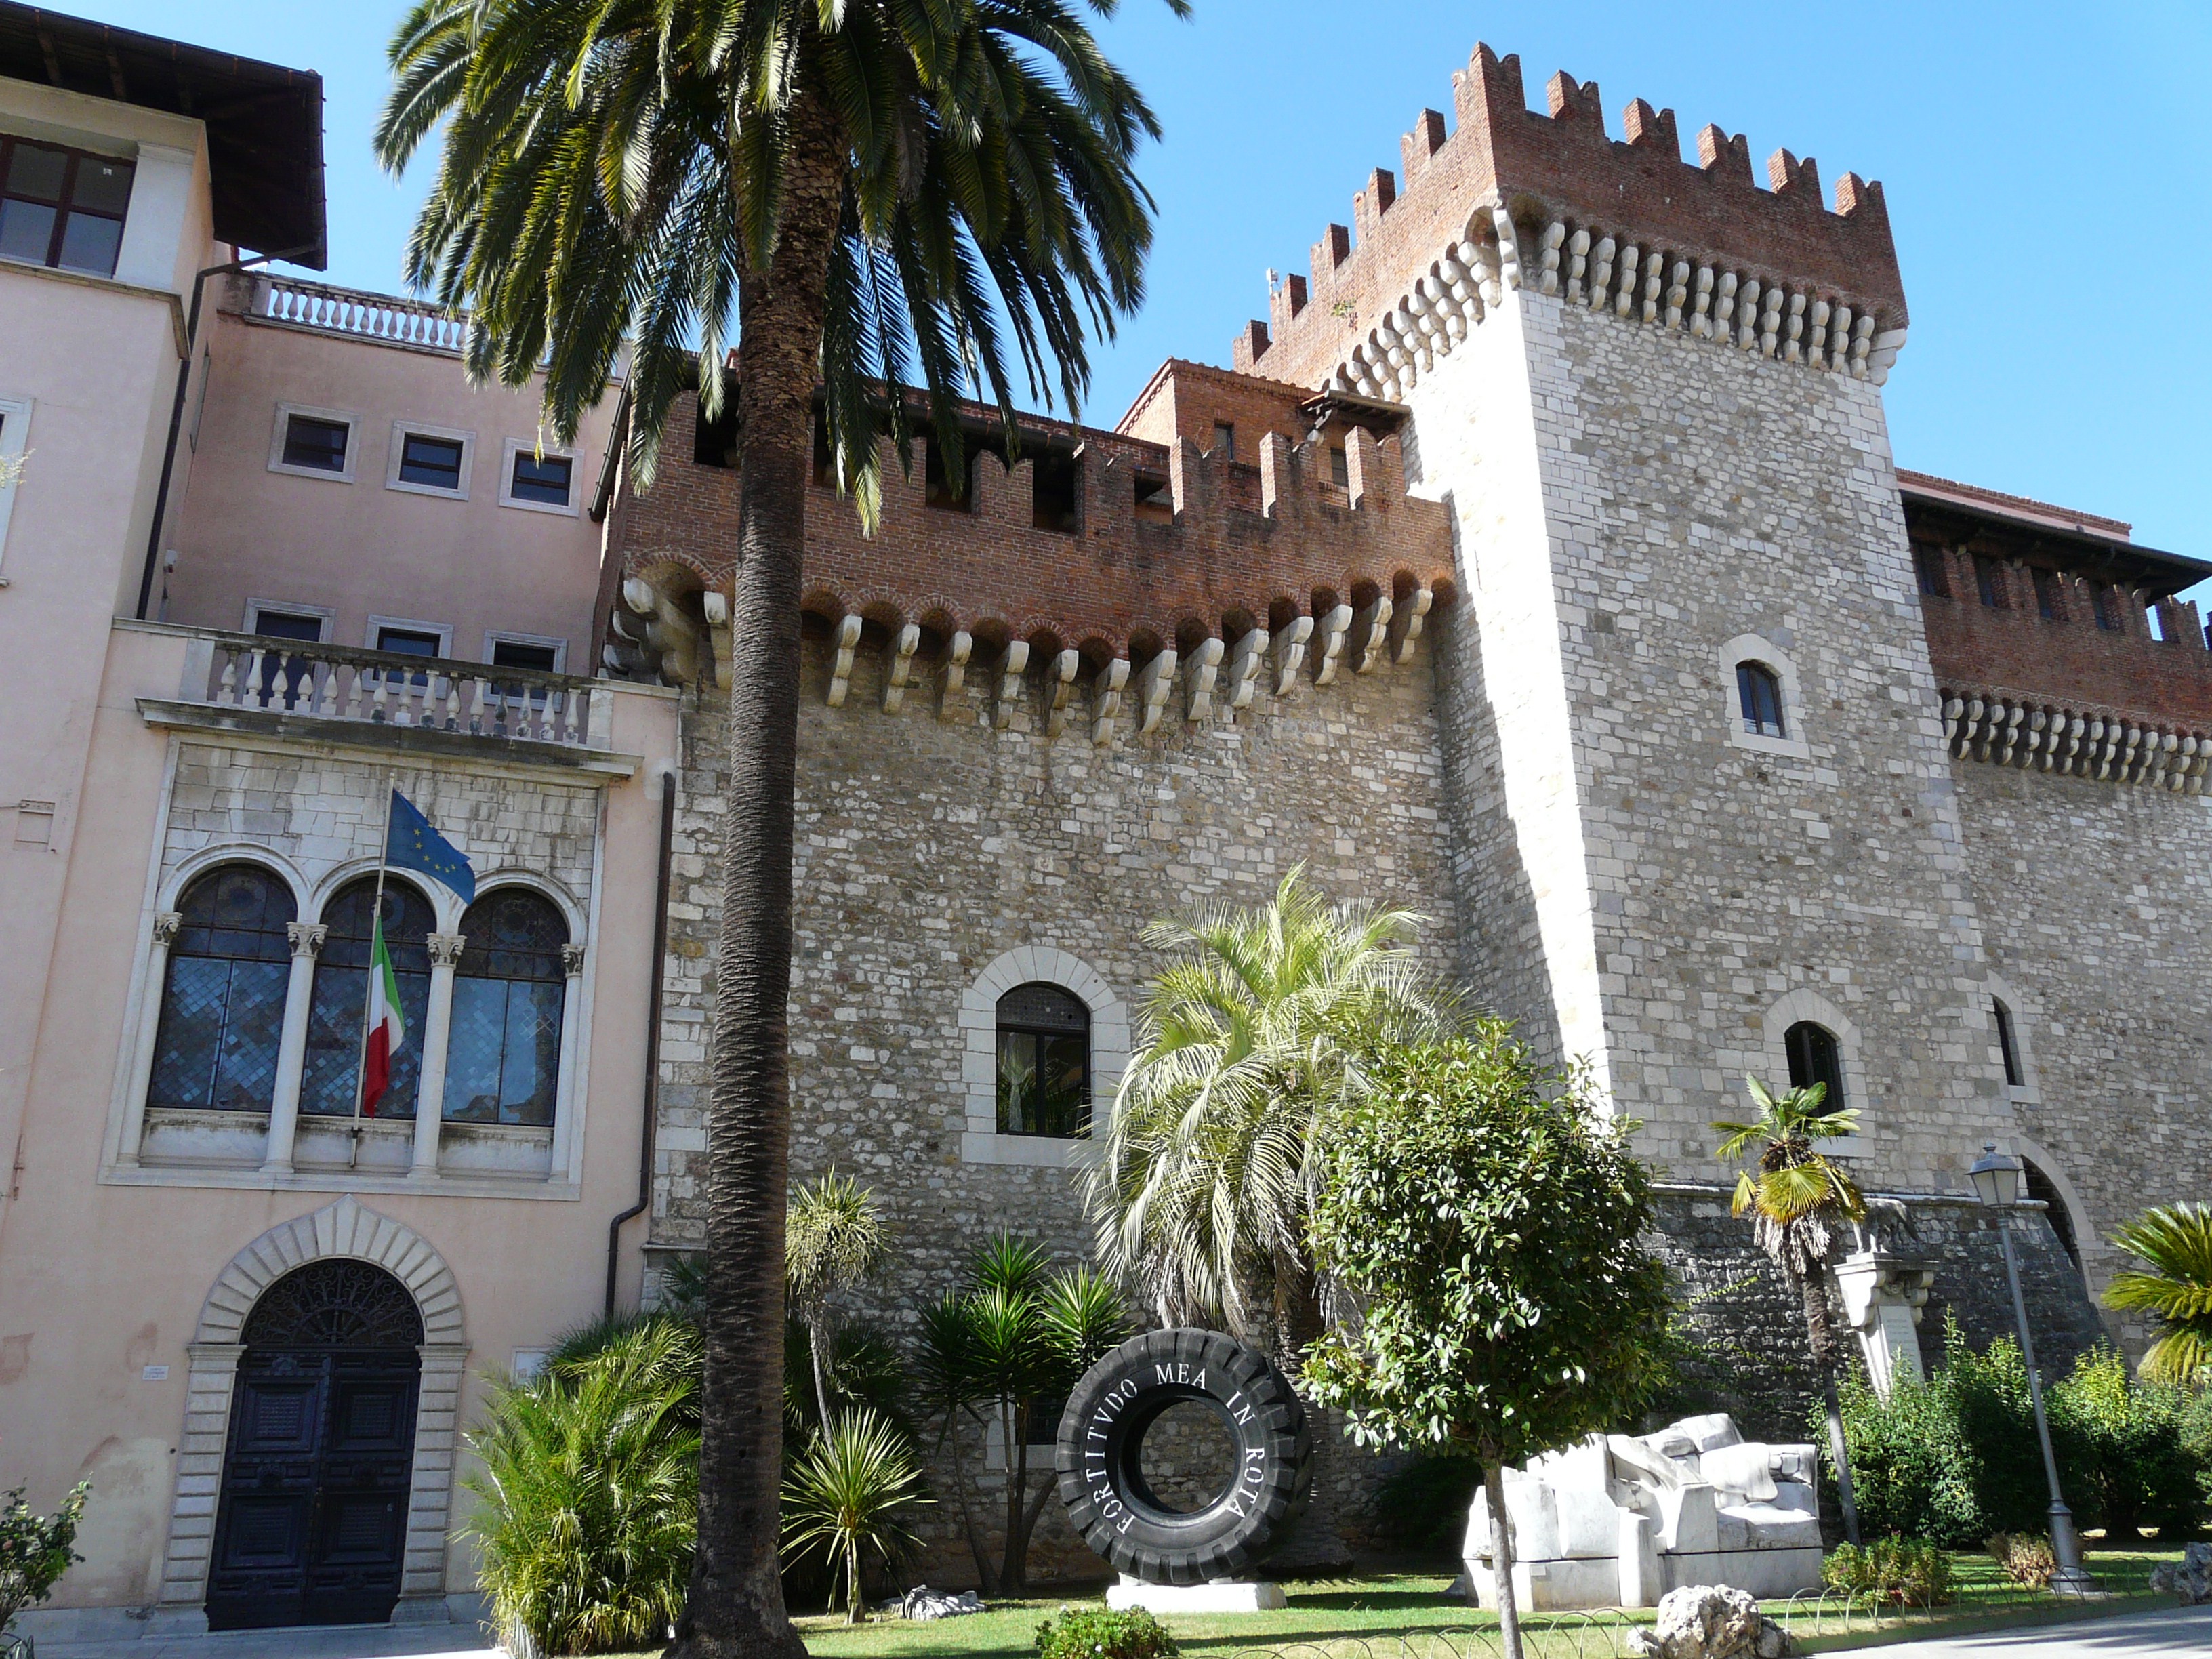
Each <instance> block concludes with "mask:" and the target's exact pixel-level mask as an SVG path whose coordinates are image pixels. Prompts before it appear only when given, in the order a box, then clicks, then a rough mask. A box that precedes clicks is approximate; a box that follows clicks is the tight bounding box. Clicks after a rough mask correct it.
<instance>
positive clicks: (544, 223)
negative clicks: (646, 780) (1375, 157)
mask: <svg viewBox="0 0 2212 1659" xmlns="http://www.w3.org/2000/svg"><path fill="white" fill-rule="evenodd" d="M1168 3H1169V4H1170V6H1171V7H1172V8H1174V9H1176V10H1177V11H1182V10H1184V9H1186V8H1185V6H1184V4H1183V0H1168ZM1085 9H1087V10H1088V11H1089V12H1091V13H1092V14H1096V15H1110V13H1111V12H1112V10H1113V9H1114V0H1086V8H1085ZM391 59H392V71H393V85H392V92H391V94H390V96H389V98H388V100H387V101H386V106H385V108H384V111H383V112H382V114H381V116H380V119H379V122H378V126H377V132H376V148H377V153H378V155H379V157H380V160H381V161H383V162H384V164H385V165H386V167H388V168H390V169H392V170H394V171H397V170H398V169H401V168H404V167H405V166H406V165H407V163H408V161H410V158H411V157H412V156H413V155H414V154H415V153H416V150H417V149H419V148H420V147H421V146H422V144H423V143H425V142H426V141H428V140H430V139H432V138H433V137H434V136H435V137H437V138H438V140H439V143H440V148H441V154H440V157H439V161H438V167H437V173H436V177H435V179H434V181H433V185H432V188H431V191H430V193H429V196H428V200H427V201H426V203H425V204H424V206H423V208H422V212H421V215H420V216H419V217H418V219H417V221H416V226H415V229H414V233H413V235H412V236H411V238H410V243H409V247H408V253H407V264H406V273H407V276H408V278H409V280H410V282H412V283H415V284H416V285H417V286H418V287H421V288H423V289H428V290H429V291H430V292H432V293H433V294H434V295H435V296H436V297H437V298H438V299H439V300H440V301H441V302H443V303H445V304H447V305H448V306H450V307H454V308H456V309H458V308H460V307H470V308H471V311H472V317H473V320H472V324H471V329H470V331H469V337H468V343H467V347H466V350H465V359H466V363H467V367H468V368H469V371H470V373H471V374H472V375H474V376H476V377H477V378H478V379H483V380H501V381H503V382H504V383H506V384H507V385H509V386H523V385H526V384H528V383H530V382H531V381H532V379H533V377H534V376H537V375H538V374H541V373H542V375H543V382H542V392H543V398H544V415H545V420H546V423H547V426H548V427H549V428H550V431H551V432H552V434H553V435H554V436H555V437H556V438H559V439H562V440H565V439H568V438H569V437H572V436H573V435H574V433H575V431H576V429H577V427H578V424H579V422H580V420H581V418H582V416H583V415H584V413H585V412H586V410H589V409H590V408H591V407H592V406H593V405H594V404H596V403H597V402H598V401H599V399H600V398H601V397H602V396H603V395H604V394H605V388H606V386H607V384H608V381H609V379H610V377H611V374H613V373H614V372H615V370H616V368H617V362H618V360H619V359H621V358H622V357H623V356H624V355H625V354H627V356H628V376H629V379H628V386H627V388H626V394H627V395H626V402H627V404H628V427H627V435H626V438H625V442H626V445H627V452H626V453H627V465H628V468H629V476H630V477H631V479H632V482H633V483H635V484H637V485H640V486H642V485H643V484H645V483H648V482H649V481H650V479H651V477H652V473H653V465H654V463H655V460H656V459H657V457H658V453H659V442H660V437H661V434H662V432H663V429H664V428H665V423H666V419H667V414H668V410H669V408H670V405H671V403H672V401H673V400H674V398H676V396H677V394H678V392H680V391H681V390H682V389H683V388H684V386H685V385H686V384H688V383H689V382H690V380H691V379H692V378H693V377H694V375H695V374H696V380H697V384H698V387H699V394H700V398H701V401H702V411H703V412H704V413H705V414H707V415H708V416H714V415H716V414H718V413H719V411H720V406H721V402H722V399H723V398H724V396H725V388H724V382H723V377H722V374H721V367H722V361H723V356H724V352H725V349H726V346H727V344H728V343H729V342H730V341H731V340H732V337H734V338H735V341H736V350H735V356H736V364H737V374H736V377H735V379H736V387H737V392H736V398H737V416H738V430H739V434H740V436H739V441H738V449H739V453H738V461H739V466H738V534H737V539H736V544H735V545H734V546H733V547H732V549H731V550H730V551H731V554H732V562H733V564H734V567H735V569H736V573H737V574H736V576H735V591H734V594H733V599H732V605H731V612H730V620H731V653H732V661H731V667H730V694H729V732H730V757H729V758H730V765H729V773H728V780H727V783H726V787H725V790H724V798H725V809H724V819H723V836H722V860H723V900H722V912H721V933H720V941H719V949H718V962H719V967H718V971H717V973H716V975H715V1002H714V1060H713V1064H712V1069H711V1080H710V1105H709V1111H708V1181H707V1187H708V1194H707V1209H708V1218H707V1257H708V1262H707V1269H706V1275H705V1290H704V1292H703V1295H702V1321H703V1334H704V1340H705V1346H706V1353H707V1370H706V1383H705V1388H704V1393H703V1405H704V1425H705V1426H704V1431H703V1443H702V1454H701V1455H702V1484H701V1492H700V1517H699V1548H698V1556H697V1559H696V1568H695V1571H694V1574H693V1578H692V1583H691V1589H690V1598H689V1601H688V1602H687V1605H686V1608H685V1613H684V1620H683V1621H682V1623H681V1625H680V1626H679V1634H678V1644H677V1647H676V1650H675V1651H677V1652H678V1653H681V1654H687V1655H703V1654H714V1655H723V1654H733V1653H738V1652H744V1653H749V1654H750V1653H768V1652H774V1653H777V1654H782V1655H789V1656H793V1659H795V1656H796V1655H797V1654H798V1653H799V1640H798V1638H797V1636H796V1635H795V1634H794V1633H793V1632H792V1630H791V1626H790V1622H789V1620H787V1618H786V1616H785V1613H784V1610H783V1606H782V1599H781V1592H780V1590H779V1589H778V1587H777V1579H776V1525H775V1506H776V1501H777V1492H778V1484H779V1483H778V1469H779V1467H780V1464H781V1445H780V1441H781V1430H780V1425H781V1404H780V1395H781V1376H780V1370H781V1367H780V1364H779V1361H780V1358H781V1340H780V1339H781V1332H782V1328H783V1321H784V1308H783V1296H784V1283H783V1267H784V1262H783V1224H784V1205H785V1182H786V1180H787V1168H788V1161H789V1140H790V1107H789V1095H788V1084H787V1033H786V1028H785V1022H786V1018H787V1014H786V1010H787V1006H788V1000H789V998H788V993H789V988H790V958H791V915H792V876H791V872H792V837H793V814H792V787H793V779H794V775H795V772H796V768H797V753H798V713H799V641H800V611H799V600H800V594H801V567H802V556H803V550H804V545H805V502H806V488H807V483H808V478H809V475H810V472H811V448H812V423H813V409H814V402H815V397H816V390H817V385H819V386H820V387H821V388H822V392H821V396H822V402H823V411H824V416H825V421H826V425H827V428H828V432H829V441H830V444H831V447H832V453H833V455H834V458H835V468H836V477H837V479H838V482H839V484H840V486H841V488H843V489H848V490H851V491H854V492H856V493H857V495H858V499H859V502H860V507H861V508H862V509H863V512H864V514H865V513H866V511H867V509H868V508H869V507H870V506H871V503H872V500H873V494H874V490H875V487H876V469H877V465H878V436H879V435H881V434H882V433H883V432H884V430H886V429H888V430H889V432H890V435H891V436H892V438H893V439H894V440H895V441H896V444H897V446H898V448H899V453H900V455H901V458H902V462H904V461H905V460H906V459H908V450H907V438H908V433H907V428H906V424H905V422H906V406H905V403H904V399H903V394H902V392H897V391H896V388H897V387H899V386H902V385H903V384H904V383H905V381H906V380H908V378H909V377H910V376H911V374H913V373H914V371H915V370H916V369H918V370H919V372H920V375H921V379H922V380H924V381H925V382H926V383H927V387H928V391H929V394H930V400H931V406H932V410H933V419H934V423H935V430H936V433H937V436H938V440H939V441H940V442H942V443H943V444H944V445H945V449H946V459H947V460H948V462H951V463H952V464H951V465H948V466H947V468H946V476H947V477H948V478H951V479H954V480H960V479H964V478H965V477H966V468H965V466H964V465H962V464H960V463H959V459H958V458H959V455H960V453H961V437H960V431H959V427H958V422H957V402H958V399H959V398H960V397H961V396H962V395H963V393H965V392H969V391H970V390H975V391H978V392H981V394H982V395H984V396H987V398H989V399H990V400H991V401H992V402H994V404H997V406H998V408H999V409H1000V411H1001V414H1002V416H1003V417H1004V418H1005V420H1006V422H1007V426H1008V445H1009V448H1010V449H1011V448H1012V445H1013V442H1014V436H1013V434H1012V411H1013V399H1014V395H1015V394H1014V387H1013V385H1012V373H1011V369H1010V359H1012V358H1013V357H1015V356H1018V359H1019V362H1020V365H1021V368H1022V369H1023V370H1024V371H1025V373H1026V377H1027V380H1028V384H1029V386H1030V391H1031V392H1032V393H1033V394H1035V395H1036V396H1039V397H1041V398H1043V399H1044V400H1045V401H1046V402H1048V403H1049V402H1050V401H1051V400H1052V398H1053V395H1054V392H1055V391H1057V392H1058V393H1059V394H1060V396H1061V397H1063V398H1065V399H1066V401H1067V402H1068V403H1069V404H1071V405H1073V404H1074V403H1075V402H1076V401H1077V399H1078V398H1079V395H1080V393H1081V392H1082V391H1083V390H1084V388H1085V385H1086V383H1087V380H1088V377H1089V372H1090V369H1089V362H1088V358H1087V356H1086V346H1085V340H1086V334H1087V332H1089V331H1098V332H1101V333H1110V332H1111V330H1112V326H1113V320H1114V318H1115V315H1116V313H1125V312H1127V311H1129V310H1131V309H1133V307H1135V306H1136V305H1137V303H1138V302H1139V299H1140V298H1141V295H1142V270H1143V264H1144V258H1145V255H1146V251H1147V249H1148V247H1149V245H1150V240H1151V227H1150V210H1151V201H1150V198H1149V197H1147V196H1146V193H1145V191H1144V190H1143V188H1142V187H1141V186H1140V185H1139V184H1138V183H1137V180H1136V178H1135V175H1134V173H1133V158H1134V155H1135V152H1136V149H1137V147H1138V146H1139V144H1140V143H1142V142H1143V140H1144V139H1145V138H1146V137H1147V136H1150V135H1155V134H1157V131H1158V125H1157V123H1156V122H1155V120H1154V119H1153V117H1152V112H1151V111H1150V110H1149V109H1148V108H1147V107H1146V104H1145V102H1144V100H1143V99H1142V97H1141V96H1140V95H1139V94H1138V92H1137V90H1136V88H1134V87H1133V85H1132V84H1131V83H1130V82H1129V81H1128V80H1127V77H1126V76H1123V75H1121V73H1120V71H1118V70H1115V68H1114V67H1113V65H1112V64H1109V63H1108V62H1107V60H1106V59H1105V58H1104V56H1103V53H1102V52H1101V51H1100V50H1099V47H1098V45H1097V40H1095V39H1094V37H1093V36H1092V34H1091V32H1090V29H1089V27H1087V25H1086V22H1085V19H1084V17H1083V15H1082V10H1081V9H1078V8H1077V7H1076V6H1075V5H1074V4H1073V0H992V3H990V4H987V5H981V4H971V3H959V4H945V3H931V0H417V3H416V5H415V6H414V9H412V10H411V11H410V12H409V13H408V14H407V15H406V16H405V18H404V20H403V21H402V22H401V24H400V26H399V28H398V31H397V33H396V34H395V35H394V37H393V40H392V46H391ZM887 386H888V387H890V388H892V389H893V390H892V392H891V395H889V396H885V395H884V388H885V387H887ZM956 488H957V483H956Z"/></svg>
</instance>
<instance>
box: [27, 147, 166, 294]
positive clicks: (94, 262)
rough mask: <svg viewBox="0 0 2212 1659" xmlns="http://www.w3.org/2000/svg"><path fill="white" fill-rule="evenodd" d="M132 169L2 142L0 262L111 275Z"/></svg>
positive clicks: (100, 158)
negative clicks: (19, 262) (11, 260)
mask: <svg viewBox="0 0 2212 1659" xmlns="http://www.w3.org/2000/svg"><path fill="white" fill-rule="evenodd" d="M133 170H134V169H133V167H132V164H131V162H129V161H118V160H116V159H115V158H114V157H113V156H110V155H87V154H86V153H84V152H83V151H82V150H73V149H61V148H60V147H58V146H57V145H52V144H36V143H31V142H30V141H29V140H28V139H24V138H4V139H0V258H8V259H20V260H22V261H24V262H25V263H26V264H34V265H46V266H49V267H51V268H52V269H54V270H78V271H83V272H85V273H87V274H88V275H90V276H113V275H114V274H115V260H116V256H117V255H118V253H120V252H122V249H123V216H124V211H125V209H127V208H128V207H129V206H130V205H131V175H132V173H133Z"/></svg>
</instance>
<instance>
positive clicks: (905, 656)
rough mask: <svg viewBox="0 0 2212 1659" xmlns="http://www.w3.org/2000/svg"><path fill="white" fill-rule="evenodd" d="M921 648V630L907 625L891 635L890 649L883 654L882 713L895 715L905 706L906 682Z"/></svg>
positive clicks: (912, 671) (912, 674) (911, 674)
mask: <svg viewBox="0 0 2212 1659" xmlns="http://www.w3.org/2000/svg"><path fill="white" fill-rule="evenodd" d="M920 649H921V627H920V625H919V624H918V623H908V624H907V625H906V626H905V627H903V628H902V629H899V631H898V632H897V633H896V634H894V635H891V648H890V650H889V651H887V652H885V653H884V713H885V714H897V713H898V711H899V710H900V709H901V708H903V707H904V706H905V704H906V684H907V681H908V680H909V679H910V678H913V676H914V653H915V652H916V651H919V650H920Z"/></svg>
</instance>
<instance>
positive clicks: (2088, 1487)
mask: <svg viewBox="0 0 2212 1659" xmlns="http://www.w3.org/2000/svg"><path fill="white" fill-rule="evenodd" d="M2189 1403H2190V1402H2189V1401H2188V1399H2187V1397H2186V1396H2185V1395H2183V1394H2182V1392H2181V1391H2180V1390H2179V1389H2174V1388H2172V1387H2168V1386H2164V1385H2160V1384H2158V1383H2138V1382H2136V1381H2135V1380H2133V1379H2132V1378H2130V1376H2128V1365H2127V1361H2126V1360H2124V1359H2123V1358H2121V1357H2120V1356H2119V1355H2118V1353H2117V1352H2114V1351H2113V1350H2112V1349H2110V1348H2097V1349H2093V1350H2092V1351H2091V1352H2088V1353H2086V1354H2084V1355H2082V1356H2081V1359H2080V1361H2079V1362H2078V1363H2076V1364H2075V1367H2074V1374H2073V1375H2072V1376H2069V1377H2066V1378H2064V1379H2063V1380H2062V1381H2061V1382H2060V1383H2058V1384H2057V1386H2056V1387H2055V1388H2053V1389H2051V1393H2050V1406H2051V1429H2052V1435H2053V1437H2054V1439H2055V1440H2057V1443H2058V1445H2059V1447H2060V1458H2061V1462H2060V1475H2061V1478H2062V1479H2063V1481H2064V1483H2065V1487H2066V1501H2067V1503H2068V1504H2069V1506H2071V1507H2072V1509H2073V1510H2074V1512H2075V1517H2076V1519H2077V1520H2078V1521H2079V1522H2080V1523H2081V1525H2083V1526H2101V1527H2103V1528H2105V1542H2106V1547H2108V1548H2114V1547H2132V1545H2133V1544H2134V1542H2135V1541H2136V1528H2141V1527H2156V1528H2159V1530H2160V1534H2162V1535H2163V1536H2164V1537H2166V1538H2167V1539H2172V1537H2174V1536H2175V1535H2176V1534H2192V1533H2194V1532H2195V1531H2196V1529H2197V1516H2199V1514H2200V1513H2202V1511H2203V1507H2204V1494H2203V1491H2202V1490H2201V1489H2200V1487H2199V1486H2198V1484H2197V1483H2198V1480H2199V1479H2200V1478H2201V1476H2202V1475H2203V1473H2204V1464H2203V1457H2202V1455H2201V1454H2197V1453H2193V1452H2192V1451H2191V1449H2190V1445H2189V1441H2188V1437H2187V1424H2186V1420H2185V1413H2186V1409H2187V1407H2188V1405H2189Z"/></svg>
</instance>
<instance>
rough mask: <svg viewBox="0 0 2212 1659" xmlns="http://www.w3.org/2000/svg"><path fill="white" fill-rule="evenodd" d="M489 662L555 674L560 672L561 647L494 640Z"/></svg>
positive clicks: (521, 641)
mask: <svg viewBox="0 0 2212 1659" xmlns="http://www.w3.org/2000/svg"><path fill="white" fill-rule="evenodd" d="M491 663H492V666H493V667H495V668H527V669H531V670H532V671H535V672H537V673H540V674H557V673H559V672H560V671H561V649H560V647H558V646H553V645H534V644H532V643H530V642H528V641H523V640H495V641H492V647H491Z"/></svg>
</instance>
